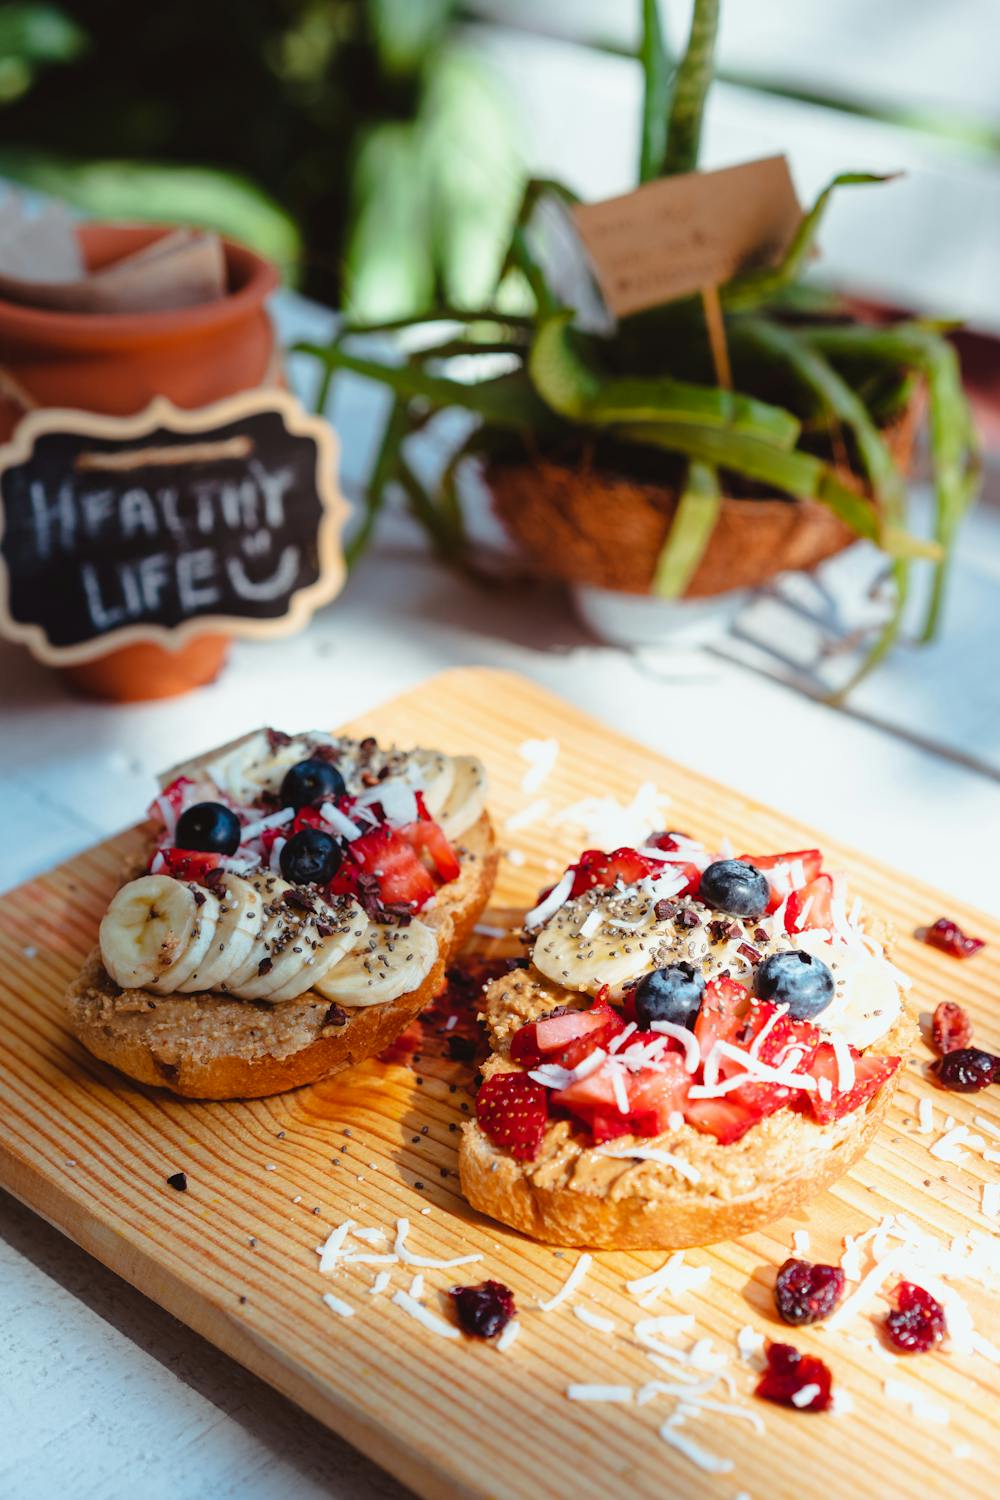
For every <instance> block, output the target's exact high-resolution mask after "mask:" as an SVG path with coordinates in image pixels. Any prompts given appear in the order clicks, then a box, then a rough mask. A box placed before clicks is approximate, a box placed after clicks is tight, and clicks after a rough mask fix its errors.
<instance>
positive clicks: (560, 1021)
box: [535, 1003, 620, 1052]
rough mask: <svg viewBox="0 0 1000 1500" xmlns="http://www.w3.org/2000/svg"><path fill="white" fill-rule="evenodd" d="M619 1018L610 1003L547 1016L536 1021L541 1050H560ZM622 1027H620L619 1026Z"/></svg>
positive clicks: (536, 1031)
mask: <svg viewBox="0 0 1000 1500" xmlns="http://www.w3.org/2000/svg"><path fill="white" fill-rule="evenodd" d="M613 1019H614V1020H617V1017H616V1016H614V1014H613V1012H612V1010H611V1007H610V1005H607V1004H606V1003H605V1004H603V1005H594V1006H592V1007H591V1009H590V1010H572V1011H568V1012H567V1013H566V1014H565V1015H561V1016H545V1017H543V1019H542V1020H541V1021H537V1022H536V1023H535V1033H536V1036H537V1038H538V1046H539V1050H540V1051H542V1052H558V1051H559V1050H560V1049H561V1048H563V1047H568V1046H569V1044H570V1042H575V1041H577V1040H579V1039H580V1038H582V1037H587V1036H589V1035H590V1033H591V1032H594V1031H602V1030H603V1029H604V1027H605V1026H606V1025H607V1023H608V1022H609V1021H611V1020H613ZM619 1029H620V1028H619Z"/></svg>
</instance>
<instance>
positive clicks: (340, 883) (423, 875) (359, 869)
mask: <svg viewBox="0 0 1000 1500" xmlns="http://www.w3.org/2000/svg"><path fill="white" fill-rule="evenodd" d="M350 850H351V858H350V860H347V861H345V862H344V864H343V865H341V867H340V869H339V870H338V871H337V874H336V875H335V876H334V878H333V880H332V881H331V882H330V890H331V892H332V893H333V894H334V895H339V894H344V893H347V894H351V893H353V892H354V891H355V890H356V887H357V877H358V874H359V873H360V874H363V875H374V876H375V878H376V879H377V881H378V887H379V894H380V896H381V897H382V900H383V902H384V903H385V904H386V906H409V907H412V908H413V910H414V911H419V910H420V909H421V907H422V906H425V905H426V904H427V902H428V901H429V900H430V898H431V897H432V896H433V895H434V891H435V885H434V881H433V879H432V878H431V873H430V871H429V870H428V869H427V867H426V866H425V865H424V864H422V862H421V861H420V859H418V857H417V855H416V854H414V852H413V850H412V849H411V848H410V845H409V844H408V843H407V842H406V840H405V839H404V838H402V837H401V836H400V834H399V832H398V830H395V829H391V828H388V827H382V828H373V829H372V830H371V832H370V833H365V834H362V836H361V838H359V839H354V841H353V842H352V844H351V846H350Z"/></svg>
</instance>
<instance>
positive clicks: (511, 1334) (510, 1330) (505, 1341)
mask: <svg viewBox="0 0 1000 1500" xmlns="http://www.w3.org/2000/svg"><path fill="white" fill-rule="evenodd" d="M520 1332H521V1325H520V1323H519V1322H518V1321H517V1319H516V1318H511V1320H510V1322H509V1323H508V1324H507V1327H506V1328H505V1329H504V1331H503V1333H502V1334H501V1335H500V1337H499V1338H498V1339H497V1342H496V1347H497V1348H498V1349H499V1350H500V1352H501V1354H502V1353H503V1351H504V1350H505V1349H509V1348H510V1346H511V1344H512V1343H513V1342H514V1340H515V1339H516V1338H517V1336H518V1334H519V1333H520Z"/></svg>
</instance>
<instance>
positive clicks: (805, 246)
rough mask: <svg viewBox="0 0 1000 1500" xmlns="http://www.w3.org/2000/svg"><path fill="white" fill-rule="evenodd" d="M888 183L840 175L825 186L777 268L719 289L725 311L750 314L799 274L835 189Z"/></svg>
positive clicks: (870, 175) (859, 175)
mask: <svg viewBox="0 0 1000 1500" xmlns="http://www.w3.org/2000/svg"><path fill="white" fill-rule="evenodd" d="M891 180H892V174H889V175H883V176H879V175H878V174H876V173H874V172H840V173H839V174H838V175H837V176H836V177H835V178H834V179H833V181H832V182H828V183H827V185H826V187H825V188H824V189H823V191H822V192H821V193H820V195H819V197H818V198H817V199H816V201H815V203H814V204H813V206H812V208H811V209H810V210H809V212H808V213H807V214H805V215H804V216H803V218H802V222H801V223H800V224H799V227H798V229H797V230H796V231H795V234H794V235H793V236H792V242H791V244H790V245H789V247H788V249H787V250H786V252H785V254H784V257H783V258H782V260H781V262H780V263H779V264H778V265H776V266H760V267H758V268H757V269H756V270H753V271H744V272H743V273H742V274H741V275H739V276H734V277H733V278H732V280H731V281H727V282H725V284H724V285H723V286H721V287H720V288H719V296H720V298H721V299H722V305H723V307H725V309H726V311H727V312H744V311H751V310H752V309H753V308H755V307H759V306H760V305H761V303H763V302H768V301H770V300H771V299H772V298H774V297H777V296H778V294H779V293H780V292H782V291H783V290H784V289H785V288H786V287H787V286H789V285H790V283H792V282H793V281H794V280H795V278H796V277H797V276H799V275H800V273H801V272H802V270H803V269H804V267H805V265H806V261H807V260H808V258H809V255H810V254H811V252H812V248H813V244H814V243H815V240H816V234H817V231H818V229H819V226H820V222H821V220H822V218H823V214H824V213H825V211H826V205H827V203H828V202H829V201H830V196H831V194H832V193H833V192H834V190H835V189H836V188H838V187H856V186H865V185H869V184H872V183H877V182H890V181H891Z"/></svg>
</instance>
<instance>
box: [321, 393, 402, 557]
mask: <svg viewBox="0 0 1000 1500" xmlns="http://www.w3.org/2000/svg"><path fill="white" fill-rule="evenodd" d="M328 373H329V372H328ZM408 431H409V423H408V421H407V416H406V402H405V401H404V400H402V399H401V398H400V397H398V396H397V397H396V400H395V401H394V402H393V403H392V409H391V411H390V412H389V416H388V418H387V419H386V424H385V428H384V429H383V432H382V441H381V443H380V444H379V449H378V453H377V454H376V455H375V462H374V464H373V465H372V471H371V474H370V475H369V476H368V484H367V487H366V492H365V513H364V519H363V520H362V522H361V525H360V526H359V527H358V530H357V531H356V532H355V533H354V535H353V536H352V537H351V539H350V541H349V542H348V543H347V545H346V547H345V548H344V559H345V561H346V563H347V567H348V569H351V568H353V567H354V566H355V564H356V563H357V561H358V559H359V558H360V557H361V556H362V555H363V553H364V552H365V551H366V549H367V547H368V544H369V542H370V541H371V539H372V537H373V535H374V533H375V527H376V525H377V523H378V518H379V515H380V513H381V510H382V505H383V503H384V501H385V497H386V492H387V490H388V488H389V485H390V483H391V482H392V480H393V479H394V478H395V476H396V472H397V470H398V467H399V455H400V451H401V448H402V444H403V439H404V438H405V437H406V434H407V432H408Z"/></svg>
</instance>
